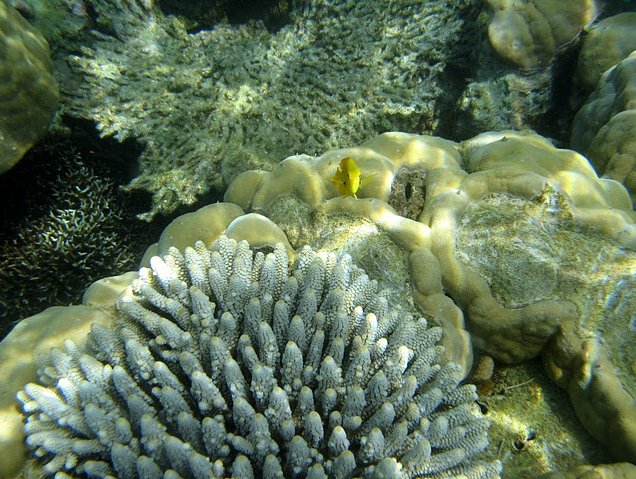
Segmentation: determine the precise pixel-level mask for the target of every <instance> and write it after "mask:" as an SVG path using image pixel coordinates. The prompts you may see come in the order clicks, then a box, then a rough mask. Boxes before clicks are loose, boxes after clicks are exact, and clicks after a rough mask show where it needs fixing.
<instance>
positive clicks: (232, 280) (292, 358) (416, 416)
mask: <svg viewBox="0 0 636 479" xmlns="http://www.w3.org/2000/svg"><path fill="white" fill-rule="evenodd" d="M151 265H152V269H142V270H141V271H140V279H139V280H138V281H136V282H135V283H134V285H133V293H129V294H126V295H124V296H123V297H122V298H121V299H120V301H119V306H118V307H119V310H120V311H121V313H123V315H124V317H123V318H122V319H121V320H120V321H119V324H118V326H117V327H116V328H115V329H108V328H104V327H99V326H96V327H94V328H93V330H92V332H91V333H90V335H89V340H88V351H87V352H86V353H84V352H83V351H82V350H80V349H78V348H77V347H76V346H75V344H74V343H72V342H70V341H69V342H67V343H66V345H65V351H60V350H53V351H52V353H51V354H50V355H49V356H47V357H46V358H45V359H44V361H43V363H42V366H41V368H40V372H39V375H40V380H41V381H42V383H43V385H38V384H28V385H27V386H26V387H25V389H24V390H23V391H22V392H20V393H19V399H20V400H21V402H22V403H23V406H24V410H25V412H26V413H27V414H28V416H29V417H28V420H27V424H26V433H27V444H28V445H29V447H31V448H33V450H34V451H35V454H36V455H37V456H40V457H42V458H44V459H45V460H46V462H47V464H46V466H45V471H46V472H47V473H49V474H53V473H56V472H58V471H67V472H69V473H71V474H74V475H75V474H87V475H89V476H90V477H110V476H113V475H117V476H118V477H121V478H128V477H143V478H155V477H156V478H160V477H196V478H203V477H227V476H228V475H232V476H233V477H241V478H248V477H265V478H269V477H283V475H284V476H285V477H334V478H335V477H360V476H365V477H395V478H397V477H416V476H417V477H440V478H441V477H458V476H462V477H473V478H495V477H499V470H500V464H499V463H498V462H493V463H486V462H480V461H478V460H476V459H474V457H475V455H476V454H478V453H479V452H480V451H482V450H483V449H484V448H485V447H486V446H487V443H488V437H487V430H488V421H487V420H486V419H485V418H484V417H482V416H481V413H480V412H479V409H478V408H477V407H476V405H475V404H474V400H475V399H476V394H475V388H474V386H472V385H459V377H458V374H457V372H458V368H457V367H456V366H455V365H453V364H452V363H446V364H444V363H441V364H440V362H439V361H440V355H441V353H442V349H443V348H441V347H440V346H439V345H437V343H438V341H439V339H440V337H441V334H442V330H441V328H439V327H429V326H428V325H427V321H426V320H425V319H424V318H419V319H414V318H412V317H410V316H405V315H402V314H400V313H399V312H398V311H396V310H393V309H392V308H391V307H390V306H389V303H388V300H387V297H386V296H385V295H383V294H382V293H380V292H378V291H377V290H376V288H377V286H376V284H375V282H374V281H372V280H370V279H369V277H368V276H367V275H366V274H365V273H364V271H363V270H361V269H360V268H357V267H356V266H354V265H353V264H352V263H351V258H350V257H349V256H347V255H339V256H336V255H327V256H319V255H318V254H317V253H315V252H313V251H312V250H311V249H310V248H308V247H306V248H303V249H302V250H301V251H300V252H299V254H298V257H297V259H296V262H295V263H294V265H293V266H292V267H291V269H290V267H289V264H288V256H287V254H286V253H285V249H284V247H282V245H279V246H277V247H276V248H275V249H274V251H273V252H271V253H268V254H264V253H263V252H258V253H256V254H254V252H253V251H252V250H251V249H250V247H249V245H248V243H247V242H245V241H242V242H239V243H237V242H236V241H234V240H230V239H227V238H226V237H221V238H220V239H219V241H218V242H217V243H215V245H214V246H213V248H212V249H211V250H209V249H207V248H206V247H205V245H203V243H201V242H198V243H196V244H195V246H194V248H191V247H189V248H186V250H185V252H184V253H183V254H182V253H180V252H179V251H178V250H177V249H176V248H171V249H170V252H169V254H168V255H166V256H165V257H164V258H163V259H161V258H159V257H154V258H153V259H152V261H151Z"/></svg>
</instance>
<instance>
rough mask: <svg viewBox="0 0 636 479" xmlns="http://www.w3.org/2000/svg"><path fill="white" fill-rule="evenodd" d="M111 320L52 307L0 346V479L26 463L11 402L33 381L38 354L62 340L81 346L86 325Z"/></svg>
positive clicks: (76, 308)
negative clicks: (0, 432) (1, 451)
mask: <svg viewBox="0 0 636 479" xmlns="http://www.w3.org/2000/svg"><path fill="white" fill-rule="evenodd" d="M112 321H113V317H112V316H111V315H109V314H107V313H105V312H103V311H100V310H97V309H93V308H90V307H87V306H66V307H64V306H53V307H51V308H48V309H46V310H44V311H42V312H41V313H39V314H36V315H35V316H31V317H30V318H26V319H23V320H22V321H20V323H18V325H17V326H16V327H15V328H13V330H12V331H11V333H9V335H8V336H7V337H6V338H5V339H4V340H3V341H2V343H0V375H1V377H2V382H0V431H2V434H0V447H2V450H3V451H11V453H10V454H2V455H0V477H3V478H4V477H12V476H13V475H14V474H16V473H17V472H18V471H19V469H20V468H21V467H22V465H23V463H24V461H25V460H26V448H25V445H24V432H23V430H22V428H23V423H22V422H23V418H22V414H21V412H20V411H19V409H18V405H17V403H16V400H15V395H16V393H17V392H18V391H19V390H20V389H21V388H22V387H24V385H25V384H27V383H29V382H32V381H35V380H36V375H35V369H36V366H37V357H38V354H39V353H42V352H45V351H48V350H49V349H51V348H53V347H57V348H62V347H63V343H64V341H65V340H66V339H72V340H73V341H75V342H76V343H79V344H81V343H85V342H86V335H87V334H88V332H89V330H90V325H91V324H93V323H99V324H102V325H108V324H111V323H112Z"/></svg>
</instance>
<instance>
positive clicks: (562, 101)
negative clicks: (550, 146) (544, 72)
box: [532, 40, 586, 148]
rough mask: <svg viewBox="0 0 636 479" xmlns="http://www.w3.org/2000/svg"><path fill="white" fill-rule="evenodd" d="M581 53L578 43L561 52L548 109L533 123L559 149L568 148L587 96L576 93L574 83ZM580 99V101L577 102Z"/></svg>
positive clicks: (555, 63)
mask: <svg viewBox="0 0 636 479" xmlns="http://www.w3.org/2000/svg"><path fill="white" fill-rule="evenodd" d="M580 50H581V42H580V40H577V41H576V42H573V43H572V44H570V45H568V47H567V48H564V49H562V50H561V51H559V52H558V53H557V54H556V55H555V58H554V59H553V62H552V65H551V67H550V68H551V85H550V89H549V90H550V93H551V95H550V99H549V109H548V111H547V112H546V113H545V114H544V115H541V116H539V117H538V118H536V120H535V121H533V125H532V126H533V127H534V129H535V130H536V131H537V133H539V134H540V135H543V136H546V137H548V138H552V139H553V140H556V146H559V147H561V148H567V147H568V146H569V136H570V126H571V125H572V121H573V119H574V115H575V114H576V112H577V110H578V109H579V108H580V106H581V104H580V103H579V102H582V100H584V99H585V96H586V95H582V96H581V93H582V92H579V91H578V90H577V87H576V85H575V84H574V83H575V81H574V77H575V73H576V63H577V58H578V56H579V51H580ZM577 96H580V100H576V98H577Z"/></svg>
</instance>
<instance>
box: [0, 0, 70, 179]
mask: <svg viewBox="0 0 636 479" xmlns="http://www.w3.org/2000/svg"><path fill="white" fill-rule="evenodd" d="M52 69H53V64H52V62H51V59H50V58H49V48H48V45H47V43H46V40H44V38H43V37H42V36H41V35H40V34H39V33H38V32H37V31H36V30H35V29H34V28H33V27H32V26H31V25H29V23H28V22H27V21H26V20H25V19H24V18H22V17H21V16H20V14H19V13H18V12H16V11H15V10H14V9H13V7H11V6H10V5H9V4H8V3H7V2H6V0H2V1H0V174H2V173H4V172H5V171H7V170H9V169H10V168H11V167H13V165H15V164H16V163H17V162H18V161H19V160H20V158H22V156H23V155H24V153H25V152H26V151H27V150H28V149H29V148H30V147H31V146H32V145H33V143H35V142H36V141H37V140H38V139H39V138H40V137H41V136H42V135H43V134H44V133H45V132H46V130H47V129H48V127H49V123H50V122H51V119H52V117H53V113H54V112H55V110H56V109H57V105H58V88H57V83H56V81H55V79H54V78H53V75H52Z"/></svg>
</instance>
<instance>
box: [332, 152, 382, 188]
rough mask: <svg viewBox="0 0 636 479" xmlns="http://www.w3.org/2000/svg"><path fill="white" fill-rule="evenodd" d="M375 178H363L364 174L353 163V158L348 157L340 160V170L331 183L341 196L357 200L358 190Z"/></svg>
mask: <svg viewBox="0 0 636 479" xmlns="http://www.w3.org/2000/svg"><path fill="white" fill-rule="evenodd" d="M373 176H374V175H370V176H367V177H366V178H362V172H361V171H360V168H358V165H356V162H355V161H353V158H350V157H348V156H347V157H345V158H343V159H342V160H340V164H339V165H338V170H337V171H336V174H335V175H333V177H332V178H331V182H332V183H333V184H334V186H335V187H336V188H337V189H338V193H340V194H341V195H343V196H353V197H354V198H357V196H356V193H357V192H358V190H359V189H360V188H362V187H363V186H364V185H366V184H367V183H368V181H369V180H370V179H371V178H372V177H373Z"/></svg>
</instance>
